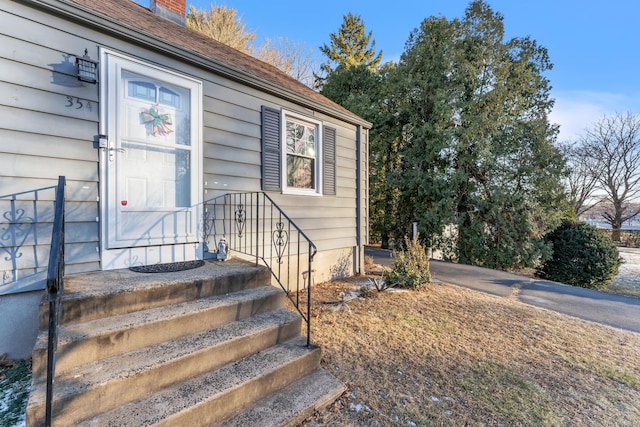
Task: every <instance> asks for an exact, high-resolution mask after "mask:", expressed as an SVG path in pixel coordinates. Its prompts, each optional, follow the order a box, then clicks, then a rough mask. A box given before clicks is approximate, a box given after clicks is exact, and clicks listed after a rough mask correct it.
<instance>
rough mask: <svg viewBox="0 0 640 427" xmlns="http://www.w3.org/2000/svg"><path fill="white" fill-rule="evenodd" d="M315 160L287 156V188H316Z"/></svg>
mask: <svg viewBox="0 0 640 427" xmlns="http://www.w3.org/2000/svg"><path fill="white" fill-rule="evenodd" d="M314 169H315V160H314V159H309V158H306V157H299V156H294V155H287V187H293V188H310V189H314V188H315V179H314V178H315V170H314Z"/></svg>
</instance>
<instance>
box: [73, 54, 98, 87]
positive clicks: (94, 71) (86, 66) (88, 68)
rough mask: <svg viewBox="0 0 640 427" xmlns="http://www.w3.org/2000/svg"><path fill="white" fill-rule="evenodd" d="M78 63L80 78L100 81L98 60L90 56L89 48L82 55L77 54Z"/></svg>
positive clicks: (90, 81)
mask: <svg viewBox="0 0 640 427" xmlns="http://www.w3.org/2000/svg"><path fill="white" fill-rule="evenodd" d="M76 65H77V67H78V80H80V81H81V82H87V83H93V84H96V83H97V82H98V61H94V60H93V59H91V58H90V57H89V52H88V51H87V49H85V50H84V55H83V56H82V57H80V56H76Z"/></svg>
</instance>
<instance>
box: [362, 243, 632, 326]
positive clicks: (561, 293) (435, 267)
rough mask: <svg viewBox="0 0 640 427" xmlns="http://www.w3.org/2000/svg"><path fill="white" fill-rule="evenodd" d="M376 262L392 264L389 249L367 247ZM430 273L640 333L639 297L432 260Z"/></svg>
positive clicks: (496, 293)
mask: <svg viewBox="0 0 640 427" xmlns="http://www.w3.org/2000/svg"><path fill="white" fill-rule="evenodd" d="M365 254H366V255H369V256H372V257H373V259H374V262H375V263H377V264H380V265H385V266H390V265H391V257H390V252H389V251H388V250H385V249H378V248H371V247H367V248H366V249H365ZM431 275H432V276H433V278H435V279H437V280H440V281H441V282H443V283H448V284H452V285H457V286H463V287H466V288H469V289H474V290H476V291H481V292H486V293H489V294H493V295H497V296H502V297H507V296H512V295H513V296H515V297H516V298H517V299H518V300H519V301H521V302H523V303H526V304H530V305H534V306H537V307H544V308H547V309H549V310H554V311H557V312H559V313H564V314H568V315H570V316H574V317H578V318H580V319H584V320H589V321H592V322H597V323H601V324H604V325H609V326H613V327H615V328H620V329H625V330H628V331H633V332H637V333H640V298H633V297H625V296H621V295H614V294H609V293H606V292H600V291H594V290H591V289H585V288H580V287H576V286H568V285H563V284H561V283H556V282H551V281H548V280H541V279H531V278H529V277H524V276H518V275H516V274H511V273H506V272H504V271H497V270H490V269H487V268H482V267H473V266H470V265H464V264H455V263H450V262H444V261H437V260H431Z"/></svg>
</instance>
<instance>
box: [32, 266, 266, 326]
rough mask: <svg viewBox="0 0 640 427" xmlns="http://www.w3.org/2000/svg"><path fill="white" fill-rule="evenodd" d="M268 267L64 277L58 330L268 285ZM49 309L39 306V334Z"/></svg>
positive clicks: (82, 274) (209, 268)
mask: <svg viewBox="0 0 640 427" xmlns="http://www.w3.org/2000/svg"><path fill="white" fill-rule="evenodd" d="M270 281H271V273H269V270H268V269H267V268H266V267H262V266H255V265H254V264H251V263H247V262H244V261H238V260H232V261H227V262H224V263H223V262H216V261H206V262H205V264H204V266H202V267H200V268H195V269H192V270H186V271H179V272H173V273H162V274H154V273H147V274H145V273H135V272H133V271H131V270H128V269H124V270H112V271H97V272H89V273H81V274H74V275H70V276H65V284H64V294H63V297H62V314H61V322H60V323H61V324H69V323H79V322H86V321H89V320H94V319H99V318H104V317H110V316H116V315H119V314H125V313H131V312H135V311H140V310H145V309H149V308H154V307H163V306H167V305H170V304H177V303H181V302H185V301H192V300H195V299H198V298H206V297H209V296H213V295H223V294H228V293H232V292H236V291H240V290H243V289H250V288H254V287H257V286H262V285H264V284H267V283H270ZM48 312H49V306H48V304H41V305H40V328H46V327H47V325H48V322H49V314H48Z"/></svg>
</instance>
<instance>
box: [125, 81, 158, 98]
mask: <svg viewBox="0 0 640 427" xmlns="http://www.w3.org/2000/svg"><path fill="white" fill-rule="evenodd" d="M128 90H129V96H130V97H132V98H138V99H144V100H147V101H151V102H156V86H155V85H154V84H153V83H149V82H142V81H132V80H129V84H128Z"/></svg>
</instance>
